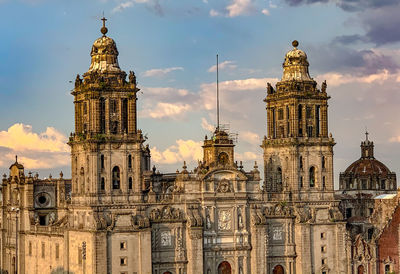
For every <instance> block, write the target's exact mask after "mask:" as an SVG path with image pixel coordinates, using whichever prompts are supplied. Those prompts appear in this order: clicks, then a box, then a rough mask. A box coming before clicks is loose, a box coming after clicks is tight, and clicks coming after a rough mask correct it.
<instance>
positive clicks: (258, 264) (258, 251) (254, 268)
mask: <svg viewBox="0 0 400 274" xmlns="http://www.w3.org/2000/svg"><path fill="white" fill-rule="evenodd" d="M251 236H252V237H251V246H252V249H251V263H250V266H251V270H250V273H257V274H266V273H268V265H267V256H268V234H267V227H266V225H252V226H251Z"/></svg>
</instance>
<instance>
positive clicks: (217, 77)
mask: <svg viewBox="0 0 400 274" xmlns="http://www.w3.org/2000/svg"><path fill="white" fill-rule="evenodd" d="M217 130H219V79H218V54H217Z"/></svg>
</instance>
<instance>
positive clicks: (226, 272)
mask: <svg viewBox="0 0 400 274" xmlns="http://www.w3.org/2000/svg"><path fill="white" fill-rule="evenodd" d="M231 273H232V268H231V265H230V264H229V263H228V262H227V261H223V262H222V263H220V264H219V266H218V274H231Z"/></svg>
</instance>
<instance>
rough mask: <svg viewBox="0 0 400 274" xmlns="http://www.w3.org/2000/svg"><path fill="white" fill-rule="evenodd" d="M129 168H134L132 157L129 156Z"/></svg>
mask: <svg viewBox="0 0 400 274" xmlns="http://www.w3.org/2000/svg"><path fill="white" fill-rule="evenodd" d="M128 168H132V156H131V155H128Z"/></svg>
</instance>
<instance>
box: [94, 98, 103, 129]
mask: <svg viewBox="0 0 400 274" xmlns="http://www.w3.org/2000/svg"><path fill="white" fill-rule="evenodd" d="M94 109H95V110H94V115H93V120H94V132H96V133H100V132H101V115H100V113H101V110H100V100H99V99H95V100H94Z"/></svg>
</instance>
